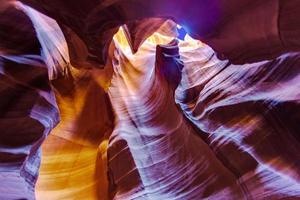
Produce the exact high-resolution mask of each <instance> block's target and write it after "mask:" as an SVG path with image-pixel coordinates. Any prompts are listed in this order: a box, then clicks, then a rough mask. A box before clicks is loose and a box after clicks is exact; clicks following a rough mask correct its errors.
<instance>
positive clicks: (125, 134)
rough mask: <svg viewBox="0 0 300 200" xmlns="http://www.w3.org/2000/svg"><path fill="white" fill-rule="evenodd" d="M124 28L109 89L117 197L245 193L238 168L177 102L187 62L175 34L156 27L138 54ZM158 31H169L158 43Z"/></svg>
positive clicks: (117, 42)
mask: <svg viewBox="0 0 300 200" xmlns="http://www.w3.org/2000/svg"><path fill="white" fill-rule="evenodd" d="M120 34H121V33H119V38H118V35H117V37H116V39H115V40H114V42H115V50H114V58H113V69H114V74H113V78H112V82H111V86H110V87H109V90H108V92H109V96H110V99H111V102H112V106H113V109H114V112H115V116H116V120H115V121H116V122H115V129H114V131H113V133H112V136H111V137H110V142H109V147H108V166H109V172H110V177H111V181H112V182H113V187H114V188H113V189H114V190H115V196H114V199H197V198H198V199H199V198H207V197H214V198H216V199H217V198H222V197H224V196H227V197H228V198H232V199H239V198H242V197H243V192H242V189H241V188H240V186H239V185H238V184H237V182H236V181H235V177H234V174H233V173H231V172H230V171H229V170H228V169H227V168H226V167H224V165H223V164H222V163H221V162H220V161H219V160H218V159H217V158H216V156H215V155H214V154H213V152H212V150H211V149H210V148H209V147H208V145H207V144H206V143H205V142H204V141H202V139H201V138H200V137H199V136H198V135H197V132H196V131H195V129H194V128H193V127H192V126H191V125H190V123H189V122H188V121H187V119H186V118H185V117H184V115H183V114H182V112H181V111H180V110H179V109H178V107H177V106H176V104H175V101H174V91H175V87H176V84H178V82H177V83H176V81H175V80H174V79H173V77H174V76H173V75H176V73H177V74H180V69H181V65H180V62H178V61H177V59H179V57H178V47H177V44H176V43H174V42H172V40H173V38H171V37H167V36H164V35H160V34H158V33H156V34H154V35H153V36H152V38H150V39H148V40H147V41H146V42H145V43H144V44H143V45H142V46H141V47H140V49H139V51H138V52H137V53H136V54H134V55H133V54H132V53H131V51H130V48H129V46H128V45H127V46H126V45H124V46H122V37H121V36H120ZM124 37H125V36H124ZM124 37H123V38H124ZM156 37H160V39H161V38H162V37H165V39H164V41H163V43H161V45H160V46H158V47H156V45H157V44H156V43H155V42H156V40H155V38H156ZM151 39H152V40H151ZM163 44H164V45H163ZM174 68H175V69H174ZM176 68H177V69H176ZM172 71H173V72H172ZM169 72H172V73H169ZM169 75H170V76H171V77H172V78H171V77H167V76H169ZM179 80H180V79H179Z"/></svg>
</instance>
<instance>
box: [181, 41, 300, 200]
mask: <svg viewBox="0 0 300 200" xmlns="http://www.w3.org/2000/svg"><path fill="white" fill-rule="evenodd" d="M179 47H181V48H180V56H181V60H182V61H183V63H184V68H183V70H182V80H181V83H180V85H179V87H178V88H177V90H176V98H175V99H176V102H177V103H178V104H179V105H180V107H181V108H182V110H183V112H184V113H185V115H186V116H187V117H188V118H189V119H190V120H191V122H193V124H194V125H195V126H196V127H197V128H199V130H201V132H200V135H201V137H202V138H203V139H204V140H205V141H206V142H207V143H208V145H209V146H210V148H211V149H212V150H213V151H214V153H215V154H216V155H217V157H218V158H219V159H220V160H221V161H222V163H223V164H224V165H225V166H226V167H227V168H228V169H229V170H230V171H231V172H232V173H233V174H234V175H235V177H236V178H237V181H238V182H239V184H240V185H241V186H242V187H243V191H244V192H245V193H246V194H247V197H248V198H250V199H282V198H283V199H285V198H291V199H294V198H295V199H298V198H300V184H299V181H300V179H299V178H300V176H299V175H300V171H299V170H300V165H299V164H300V163H299V155H300V143H299V115H297V114H296V113H298V112H299V98H300V94H299V91H298V89H297V88H298V87H299V78H300V74H299V73H300V71H299V62H300V55H299V54H298V53H295V54H286V55H282V56H281V57H278V58H277V59H275V60H272V61H265V62H260V63H253V64H246V65H242V66H240V65H232V64H230V63H228V62H227V61H220V60H218V59H217V57H216V55H215V53H214V51H213V50H212V49H211V48H210V47H208V46H206V45H204V44H202V45H201V44H199V45H194V46H192V45H190V44H188V43H186V42H181V43H180V45H179Z"/></svg>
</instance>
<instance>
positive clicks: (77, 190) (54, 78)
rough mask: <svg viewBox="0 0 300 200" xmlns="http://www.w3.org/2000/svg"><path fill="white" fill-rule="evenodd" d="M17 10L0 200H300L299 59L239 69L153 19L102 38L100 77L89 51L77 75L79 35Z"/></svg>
mask: <svg viewBox="0 0 300 200" xmlns="http://www.w3.org/2000/svg"><path fill="white" fill-rule="evenodd" d="M247 1H248V0H247ZM11 2H13V3H11V4H5V7H3V6H1V5H0V8H1V10H0V27H1V29H0V36H1V37H3V38H5V40H4V39H3V38H1V39H2V40H0V45H1V46H0V95H1V98H0V200H2V199H3V200H11V199H13V200H15V199H29V200H33V199H38V200H68V199H75V200H81V199H84V200H85V199H87V200H106V199H115V200H133V199H139V200H160V199H162V200H165V199H166V200H198V199H213V200H214V199H247V200H248V199H258V200H264V199H271V200H273V199H274V200H277V199H300V178H299V177H300V165H299V159H300V157H299V155H300V142H299V141H300V140H299V131H300V129H299V122H300V117H299V112H300V109H299V100H300V94H299V86H300V85H299V83H300V82H299V79H300V75H299V74H300V73H299V72H300V71H299V69H300V68H299V64H300V54H299V53H298V52H295V53H288V54H282V55H280V56H279V57H276V58H275V59H273V60H264V61H262V62H256V63H251V64H244V65H233V64H231V63H230V62H228V61H227V60H223V61H221V60H219V59H218V58H217V56H216V53H215V52H214V51H213V50H212V49H211V48H210V47H209V46H207V45H206V44H203V43H202V42H200V41H199V40H195V39H192V38H191V37H190V36H189V35H186V36H185V37H184V36H181V37H180V38H181V39H179V36H178V33H177V28H176V27H177V26H176V24H175V23H174V22H172V21H168V20H167V21H165V20H163V19H158V18H151V19H143V20H142V21H134V22H131V23H128V24H126V25H124V26H122V27H121V28H119V29H118V32H117V33H116V34H115V35H113V34H112V35H107V34H108V33H109V31H108V32H106V33H105V34H104V36H105V37H106V36H107V38H105V39H107V40H105V39H104V40H103V41H100V43H101V42H103V43H101V45H103V44H105V45H107V44H108V42H109V41H110V40H109V38H110V39H111V38H113V40H112V42H111V43H110V46H109V48H107V49H106V50H105V51H107V52H108V54H107V63H106V66H105V69H103V70H100V69H95V68H90V67H93V65H92V63H93V62H90V63H87V62H85V61H86V60H84V59H85V58H87V57H88V55H87V54H88V50H87V49H79V50H78V51H76V52H77V53H79V58H78V60H79V61H80V62H78V63H77V64H79V63H80V64H81V65H82V66H76V67H78V68H75V67H74V66H71V64H70V62H71V61H70V60H71V59H72V58H74V57H72V56H74V55H75V54H74V55H72V56H69V54H68V52H69V51H68V46H67V43H66V39H67V40H68V42H69V44H68V45H70V42H71V43H72V42H73V44H74V46H72V47H77V48H80V47H84V43H81V42H82V41H80V39H79V38H78V37H75V36H74V35H72V34H74V32H72V31H71V30H69V29H68V28H67V29H63V30H61V29H60V27H59V26H58V24H57V22H56V21H54V20H53V19H51V18H49V17H47V16H45V15H42V14H41V13H39V12H37V11H35V10H33V9H32V8H30V7H28V6H25V5H24V4H21V3H18V2H14V1H11ZM53 2H54V1H53ZM116 2H118V1H116ZM132 2H134V1H132ZM190 2H194V1H190ZM228 2H229V4H228V5H232V2H234V0H232V1H228ZM266 2H267V3H269V4H270V5H273V7H272V6H270V8H271V9H275V10H276V8H277V7H276V6H277V5H278V4H277V3H276V2H277V1H276V2H275V1H274V2H275V3H274V2H271V1H266ZM0 3H1V1H0ZM54 3H55V2H54ZM121 5H123V4H121ZM260 5H261V4H255V6H253V7H251V8H252V10H251V9H250V10H249V12H250V13H252V12H254V10H256V9H258V10H260V11H261V10H262V8H263V6H260ZM263 5H264V6H266V5H268V4H263ZM86 6H87V7H86V8H84V9H91V7H89V6H90V5H86ZM123 6H124V5H123ZM131 6H132V5H131ZM129 7H130V6H129ZM224 7H225V4H224ZM213 8H214V7H212V8H211V9H213ZM232 8H233V10H235V7H232ZM290 9H291V8H290ZM269 11H270V10H269ZM247 13H248V12H244V14H245V18H247V16H248V15H247ZM73 14H75V13H73ZM95 14H96V15H95V16H97V14H99V13H95ZM106 14H107V13H106ZM192 14H195V13H192ZM248 14H249V13H248ZM259 14H261V15H258V16H264V15H265V13H264V14H263V13H261V12H260V13H259ZM273 14H274V13H273ZM115 16H116V15H113V17H115ZM274 16H277V15H276V13H275V14H274V15H272V20H271V21H272V22H273V21H274V19H275V18H274ZM108 17H111V16H110V15H108ZM93 19H94V18H93ZM240 19H241V20H242V18H236V20H237V21H235V20H233V21H232V24H230V23H229V24H225V30H227V31H229V32H230V30H231V29H230V30H229V29H227V28H228V27H230V26H229V25H234V24H235V23H237V24H239V23H241V21H240ZM247 19H249V18H247ZM10 20H14V21H16V22H18V23H20V24H21V25H22V26H20V28H16V27H15V26H13V25H12V24H11V23H8V22H9V21H10ZM254 20H255V18H253V19H250V21H254ZM242 21H243V20H242ZM200 22H201V20H200ZM194 25H197V24H194ZM198 25H199V24H198ZM214 25H216V24H214ZM227 25H228V26H227ZM284 25H286V24H284ZM196 27H197V26H195V27H194V29H196ZM226 27H227V28H226ZM64 28H66V27H64ZM102 28H103V27H102ZM206 28H207V27H206ZM96 29H97V27H96ZM3 30H5V31H3ZM66 30H68V31H70V32H68V33H67V34H66V32H64V33H65V35H64V34H63V32H62V31H66ZM243 30H244V29H243ZM6 31H7V32H10V33H13V34H12V35H13V36H14V37H12V36H8V34H7V33H6ZM114 32H116V31H115V30H113V31H112V32H111V33H114ZM287 32H288V31H287ZM287 32H285V34H290V33H287ZM223 33H224V32H223ZM225 33H228V32H226V31H225ZM243 34H244V33H243ZM225 35H226V34H225ZM102 36H103V35H102ZM250 36H251V35H250ZM65 37H66V38H65ZM69 37H73V38H69ZM229 38H230V37H229ZM241 38H242V37H241ZM249 38H251V37H249ZM249 38H248V39H249ZM254 38H255V36H254ZM98 39H99V38H98ZM102 39H103V38H102ZM223 39H224V38H223ZM211 41H213V42H214V40H211ZM233 41H235V42H236V41H237V40H233ZM77 42H79V43H77ZM89 42H91V41H89ZM96 42H99V41H98V40H95V44H96ZM215 42H217V43H214V44H220V43H218V42H219V41H215ZM290 42H292V41H290ZM293 42H295V41H293ZM100 43H99V44H100ZM221 43H222V42H221ZM238 43H239V42H238ZM16 44H19V45H16ZM222 44H223V43H222ZM82 45H83V46H82ZM254 46H255V45H254ZM106 47H108V46H106ZM220 47H226V46H220ZM101 48H102V46H101ZM101 48H100V49H101ZM251 48H253V46H250V49H251ZM274 50H275V51H276V52H277V50H278V49H277V50H276V49H274ZM247 51H248V50H247ZM98 53H100V54H101V53H103V52H98ZM241 53H243V51H242V50H241ZM256 53H257V52H253V54H254V55H255V54H256ZM268 53H270V54H272V55H273V53H274V52H272V51H270V52H268ZM83 54H84V55H83ZM80 55H82V57H80ZM234 55H236V54H234ZM244 56H246V57H247V55H244ZM246 57H244V58H246ZM82 58H84V59H83V60H81V59H82ZM246 59H247V58H246ZM78 60H77V61H78ZM85 64H87V66H86V65H85ZM95 67H96V66H95ZM41 150H42V151H41ZM40 161H41V162H40ZM36 181H37V182H36Z"/></svg>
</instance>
